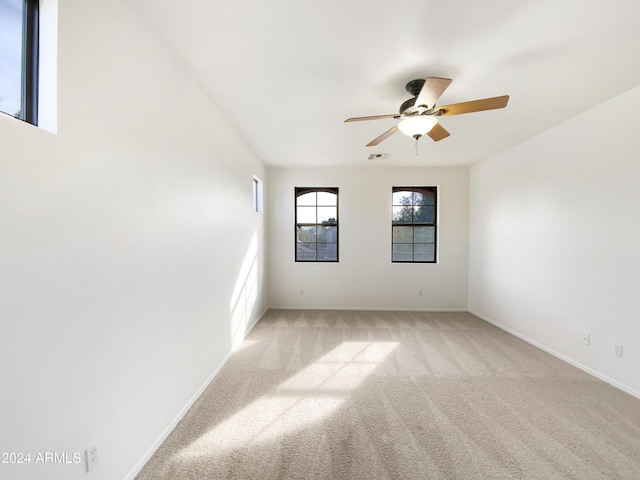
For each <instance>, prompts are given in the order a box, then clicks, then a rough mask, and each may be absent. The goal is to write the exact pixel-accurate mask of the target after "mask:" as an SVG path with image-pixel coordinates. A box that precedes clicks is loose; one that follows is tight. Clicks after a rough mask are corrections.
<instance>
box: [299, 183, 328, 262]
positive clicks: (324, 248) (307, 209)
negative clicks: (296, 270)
mask: <svg viewBox="0 0 640 480" xmlns="http://www.w3.org/2000/svg"><path fill="white" fill-rule="evenodd" d="M295 205H296V207H295V208H296V211H295V217H296V219H295V222H296V262H337V261H338V189H337V188H298V187H296V189H295Z"/></svg>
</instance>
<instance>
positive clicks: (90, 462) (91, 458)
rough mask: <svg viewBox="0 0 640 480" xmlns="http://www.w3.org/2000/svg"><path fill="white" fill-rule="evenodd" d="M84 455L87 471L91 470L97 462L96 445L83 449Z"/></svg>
mask: <svg viewBox="0 0 640 480" xmlns="http://www.w3.org/2000/svg"><path fill="white" fill-rule="evenodd" d="M84 457H85V460H86V462H87V472H90V471H91V470H93V467H95V466H96V464H97V463H98V447H96V446H93V447H89V448H87V449H86V450H85V451H84Z"/></svg>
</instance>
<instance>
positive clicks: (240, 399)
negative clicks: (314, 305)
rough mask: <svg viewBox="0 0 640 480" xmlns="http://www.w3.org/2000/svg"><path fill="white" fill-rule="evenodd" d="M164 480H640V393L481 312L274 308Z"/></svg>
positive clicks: (164, 451) (159, 472)
mask: <svg viewBox="0 0 640 480" xmlns="http://www.w3.org/2000/svg"><path fill="white" fill-rule="evenodd" d="M151 479H153V480H159V479H163V480H164V479H166V480H186V479H255V480H268V479H331V480H341V479H363V480H365V479H366V480H383V479H400V480H410V479H464V480H469V479H541V480H549V479H577V480H591V479H606V480H611V479H640V400H638V399H636V398H634V397H632V396H630V395H628V394H626V393H624V392H621V391H619V390H617V389H615V388H613V387H611V386H609V385H607V384H606V383H604V382H602V381H600V380H597V379H596V378H594V377H592V376H590V375H588V374H586V373H583V372H581V371H580V370H578V369H576V368H574V367H572V366H570V365H567V364H566V363H564V362H562V361H560V360H558V359H556V358H555V357H552V356H551V355H548V354H546V353H544V352H542V351H540V350H538V349H536V348H535V347H532V346H530V345H528V344H526V343H525V342H523V341H521V340H519V339H517V338H515V337H513V336H511V335H509V334H507V333H505V332H503V331H501V330H499V329H498V328H496V327H494V326H492V325H490V324H488V323H486V322H484V321H482V320H480V319H478V318H477V317H475V316H473V315H471V314H468V313H424V312H420V313H416V312H369V311H340V312H338V311H297V310H296V311H289V310H286V311H282V310H271V311H269V312H268V313H267V314H266V315H265V317H264V318H263V319H262V320H261V321H260V322H259V324H258V325H257V326H256V327H255V328H254V330H253V331H252V332H251V334H250V335H249V337H248V338H247V340H246V341H245V342H244V343H243V345H242V347H241V348H240V350H239V351H238V352H237V353H236V354H234V356H233V357H232V358H231V360H230V361H229V362H228V363H227V365H226V366H225V367H224V368H223V369H222V371H221V373H220V374H219V375H218V377H217V378H216V379H215V380H214V381H213V383H212V384H211V385H210V387H209V388H208V389H207V391H206V392H205V393H204V394H203V395H202V396H201V398H200V399H199V400H198V401H197V402H196V404H195V405H194V407H193V408H192V409H191V410H190V411H189V413H188V414H187V415H186V416H185V418H184V419H183V421H182V422H181V423H180V424H179V425H178V426H177V427H176V429H175V430H174V431H173V433H172V434H171V435H170V436H169V438H168V439H167V440H166V441H165V442H164V444H163V445H162V446H161V447H160V449H159V450H158V451H157V452H156V454H155V455H154V457H153V458H152V459H151V460H150V461H149V462H148V463H147V465H146V466H145V468H144V469H143V470H142V472H141V473H140V474H139V475H138V477H137V480H151Z"/></svg>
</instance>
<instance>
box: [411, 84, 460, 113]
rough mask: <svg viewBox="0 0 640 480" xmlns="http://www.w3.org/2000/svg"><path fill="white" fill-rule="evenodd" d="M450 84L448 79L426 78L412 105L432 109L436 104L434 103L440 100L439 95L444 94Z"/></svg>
mask: <svg viewBox="0 0 640 480" xmlns="http://www.w3.org/2000/svg"><path fill="white" fill-rule="evenodd" d="M450 83H451V79H450V78H438V77H429V78H427V79H426V80H425V81H424V85H423V86H422V90H420V94H419V95H418V97H417V98H416V103H414V104H413V105H414V106H415V107H420V106H422V105H424V106H425V107H427V108H432V107H433V106H434V105H435V104H436V101H437V100H438V99H439V98H440V95H442V94H443V93H444V91H445V90H446V89H447V87H448V86H449V84H450Z"/></svg>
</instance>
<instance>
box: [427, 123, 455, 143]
mask: <svg viewBox="0 0 640 480" xmlns="http://www.w3.org/2000/svg"><path fill="white" fill-rule="evenodd" d="M427 135H429V136H430V137H431V139H432V140H433V141H434V142H439V141H440V140H442V139H443V138H447V137H448V136H449V135H451V134H450V133H449V132H447V131H446V130H445V128H444V127H443V126H442V125H440V124H439V123H436V124H435V125H434V126H433V128H432V129H431V130H430V131H429V133H427Z"/></svg>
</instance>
